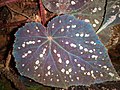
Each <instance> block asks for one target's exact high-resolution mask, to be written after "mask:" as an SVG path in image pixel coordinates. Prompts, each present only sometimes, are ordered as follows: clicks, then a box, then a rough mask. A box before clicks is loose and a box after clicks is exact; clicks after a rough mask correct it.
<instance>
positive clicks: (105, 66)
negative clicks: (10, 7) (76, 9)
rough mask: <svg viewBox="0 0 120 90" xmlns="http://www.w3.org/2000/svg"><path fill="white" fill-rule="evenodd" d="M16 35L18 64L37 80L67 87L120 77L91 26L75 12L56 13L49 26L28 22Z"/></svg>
mask: <svg viewBox="0 0 120 90" xmlns="http://www.w3.org/2000/svg"><path fill="white" fill-rule="evenodd" d="M15 36H16V40H15V44H14V49H13V55H14V57H15V61H16V65H17V66H16V67H17V69H18V71H19V72H20V74H21V75H23V76H26V77H29V78H31V79H33V80H35V81H36V82H39V83H42V84H44V85H47V86H53V87H61V88H68V87H69V86H73V85H75V86H78V85H84V86H88V85H91V84H94V83H102V82H105V81H116V80H118V79H119V76H118V74H117V73H116V71H115V69H114V67H113V65H112V64H111V61H110V58H109V56H108V54H107V51H106V49H105V47H104V46H103V44H102V43H101V42H100V40H99V39H98V37H97V35H96V34H95V32H94V29H93V28H92V26H91V25H90V24H89V23H86V22H84V21H82V20H77V19H76V18H74V17H73V16H70V15H61V16H57V17H56V18H54V19H53V20H51V21H50V22H49V23H48V25H47V28H45V27H44V26H42V25H41V24H40V23H35V22H31V23H27V24H26V25H25V26H24V27H22V28H20V29H19V30H18V31H17V33H16V34H15Z"/></svg>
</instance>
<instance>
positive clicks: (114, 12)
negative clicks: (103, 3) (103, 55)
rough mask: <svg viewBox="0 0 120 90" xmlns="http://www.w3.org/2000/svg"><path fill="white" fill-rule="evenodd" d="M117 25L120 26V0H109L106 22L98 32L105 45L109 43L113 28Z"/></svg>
mask: <svg viewBox="0 0 120 90" xmlns="http://www.w3.org/2000/svg"><path fill="white" fill-rule="evenodd" d="M117 24H120V0H107V7H106V14H105V18H104V22H103V24H102V26H101V28H100V29H99V30H98V31H97V34H98V35H99V37H100V39H101V40H102V42H104V44H106V43H108V41H109V39H110V37H111V34H112V32H111V31H112V30H111V27H112V26H114V25H117Z"/></svg>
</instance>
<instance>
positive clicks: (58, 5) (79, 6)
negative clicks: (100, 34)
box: [43, 0, 106, 31]
mask: <svg viewBox="0 0 120 90" xmlns="http://www.w3.org/2000/svg"><path fill="white" fill-rule="evenodd" d="M43 3H44V6H45V7H46V8H47V9H48V10H49V11H51V12H54V13H58V14H65V13H67V14H72V15H74V16H76V17H77V18H79V19H82V20H85V21H86V22H88V23H91V24H92V26H93V27H94V29H95V31H97V30H98V28H99V27H100V25H101V23H102V21H103V15H104V11H105V10H104V7H105V3H106V0H43Z"/></svg>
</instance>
